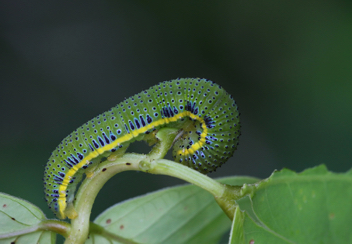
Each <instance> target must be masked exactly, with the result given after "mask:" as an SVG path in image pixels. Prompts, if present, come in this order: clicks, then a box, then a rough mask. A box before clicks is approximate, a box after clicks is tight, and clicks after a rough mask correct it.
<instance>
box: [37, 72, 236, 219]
mask: <svg viewBox="0 0 352 244" xmlns="http://www.w3.org/2000/svg"><path fill="white" fill-rule="evenodd" d="M163 127H172V128H177V129H180V135H181V136H180V137H179V138H178V139H177V140H176V142H175V143H174V146H173V158H174V161H176V162H179V163H181V164H183V165H186V166H188V167H191V168H193V169H195V170H197V171H199V172H201V173H205V174H206V173H210V172H212V171H214V170H215V169H216V168H217V167H219V166H221V165H222V164H223V163H225V162H226V161H227V160H228V159H229V158H230V157H231V156H232V155H233V153H234V151H235V150H236V148H237V145H238V138H239V135H240V120H239V113H238V110H237V105H236V103H235V101H234V99H233V98H232V96H231V95H229V94H228V93H227V92H226V91H225V90H224V89H223V88H222V87H221V86H219V85H217V84H216V83H214V82H212V81H209V80H205V79H192V78H186V79H176V80H172V81H164V82H162V83H160V84H158V85H155V86H153V87H151V88H149V89H148V90H145V91H143V92H140V93H138V94H136V95H134V96H132V97H130V98H127V99H125V100H124V101H123V102H121V103H119V104H118V105H116V106H115V107H113V108H111V109H110V110H108V111H106V112H105V113H103V114H100V115H98V116H97V117H95V118H93V119H92V120H90V121H88V122H87V123H85V124H83V125H82V126H81V127H79V128H77V129H76V130H75V131H73V132H72V133H71V134H70V135H68V136H67V137H66V138H65V139H63V140H62V142H61V143H60V145H58V146H57V147H56V149H55V150H54V151H53V152H52V154H51V157H50V158H49V160H48V162H47V165H46V167H45V172H44V179H43V180H44V192H45V199H46V201H47V202H48V205H49V208H51V209H52V210H53V212H54V213H55V214H56V216H57V217H58V218H60V219H64V218H66V215H67V211H66V212H65V210H66V209H67V208H68V206H69V205H70V204H71V205H72V203H73V200H74V192H75V189H76V186H77V184H78V183H79V182H80V181H81V179H82V177H83V173H85V171H86V170H87V168H92V167H94V165H96V164H98V163H99V162H102V161H103V160H106V158H107V157H108V156H110V155H111V154H116V155H123V153H124V152H125V150H126V149H127V147H128V146H129V144H130V143H132V142H134V141H135V140H148V141H150V138H153V139H154V142H156V141H157V139H156V138H155V132H157V130H158V129H160V128H163ZM68 217H69V218H74V216H68Z"/></svg>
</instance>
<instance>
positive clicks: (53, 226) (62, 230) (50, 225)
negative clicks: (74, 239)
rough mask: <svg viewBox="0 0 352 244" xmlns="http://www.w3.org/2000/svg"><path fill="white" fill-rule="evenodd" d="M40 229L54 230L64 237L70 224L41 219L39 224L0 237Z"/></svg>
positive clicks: (3, 237)
mask: <svg viewBox="0 0 352 244" xmlns="http://www.w3.org/2000/svg"><path fill="white" fill-rule="evenodd" d="M40 230H44V231H45V230H49V231H53V232H56V233H58V234H60V235H63V236H64V237H66V236H67V233H68V232H69V230H70V224H69V223H67V222H64V221H60V220H55V219H50V220H43V221H41V222H40V223H39V224H37V225H33V226H30V227H28V228H26V229H22V230H20V231H15V232H11V233H6V234H3V235H0V239H6V238H10V237H15V236H20V235H24V234H29V233H32V232H35V231H40Z"/></svg>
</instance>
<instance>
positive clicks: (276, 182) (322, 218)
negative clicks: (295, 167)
mask: <svg viewBox="0 0 352 244" xmlns="http://www.w3.org/2000/svg"><path fill="white" fill-rule="evenodd" d="M351 172H352V171H348V172H347V173H332V172H329V171H328V170H327V169H326V167H325V166H324V165H321V166H318V167H315V168H311V169H307V170H305V171H303V172H302V173H295V172H293V171H290V170H287V169H283V170H281V171H279V172H274V173H273V174H272V175H271V176H270V177H269V178H268V179H266V180H263V181H261V182H260V183H257V184H254V185H249V186H247V188H248V189H247V191H246V193H247V194H245V196H244V197H243V198H241V199H239V200H237V201H236V202H237V204H238V205H239V209H236V212H235V218H234V220H233V225H232V231H231V232H232V235H231V239H230V243H236V244H237V243H246V244H248V243H255V244H260V243H305V244H309V243H329V244H330V243H352V231H351V226H352V208H351V202H352V173H351ZM240 210H241V211H240Z"/></svg>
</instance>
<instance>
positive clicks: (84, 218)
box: [65, 154, 146, 244]
mask: <svg viewBox="0 0 352 244" xmlns="http://www.w3.org/2000/svg"><path fill="white" fill-rule="evenodd" d="M145 158H146V156H145V155H138V154H125V155H124V156H122V157H121V158H118V159H116V160H115V161H114V162H108V161H106V162H105V163H102V164H100V165H99V166H98V167H97V168H96V170H95V171H94V173H93V175H92V176H91V177H90V178H86V179H85V180H84V181H83V183H82V185H81V187H80V188H79V190H78V192H77V194H76V199H77V200H76V202H75V209H76V210H77V212H78V217H77V218H75V219H72V220H71V231H70V235H69V236H68V237H67V239H66V241H65V244H80V243H84V242H85V240H86V239H87V237H88V234H89V218H90V213H91V209H92V206H93V203H94V200H95V198H96V196H97V195H98V192H99V191H100V189H101V188H102V187H103V185H104V184H105V183H106V182H107V181H108V180H109V179H110V178H111V177H113V176H114V175H115V174H117V173H120V172H123V171H127V170H139V162H140V161H142V160H144V159H145Z"/></svg>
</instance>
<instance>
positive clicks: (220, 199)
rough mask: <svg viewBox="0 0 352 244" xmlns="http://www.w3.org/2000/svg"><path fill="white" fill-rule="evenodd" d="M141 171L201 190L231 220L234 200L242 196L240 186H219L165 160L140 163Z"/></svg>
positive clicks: (200, 175) (188, 169)
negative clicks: (208, 194)
mask: <svg viewBox="0 0 352 244" xmlns="http://www.w3.org/2000/svg"><path fill="white" fill-rule="evenodd" d="M141 169H142V170H143V171H145V172H148V173H151V174H161V175H168V176H173V177H176V178H179V179H182V180H185V181H187V182H189V183H192V184H194V185H196V186H199V187H200V188H203V189H204V190H206V191H208V192H209V193H211V194H212V195H213V196H214V198H215V200H216V201H217V203H218V204H219V206H220V207H221V208H222V209H223V211H224V212H225V213H226V214H227V216H228V217H229V218H230V219H231V220H232V219H233V216H234V211H235V208H236V203H235V200H237V199H238V198H239V197H240V196H242V194H241V186H230V185H226V184H221V183H219V182H217V181H215V180H213V179H212V178H210V177H208V176H206V175H203V174H201V173H199V172H198V171H195V170H193V169H191V168H189V167H187V166H184V165H182V164H179V163H175V162H173V161H170V160H166V159H158V160H155V161H151V162H147V161H142V162H141Z"/></svg>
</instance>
